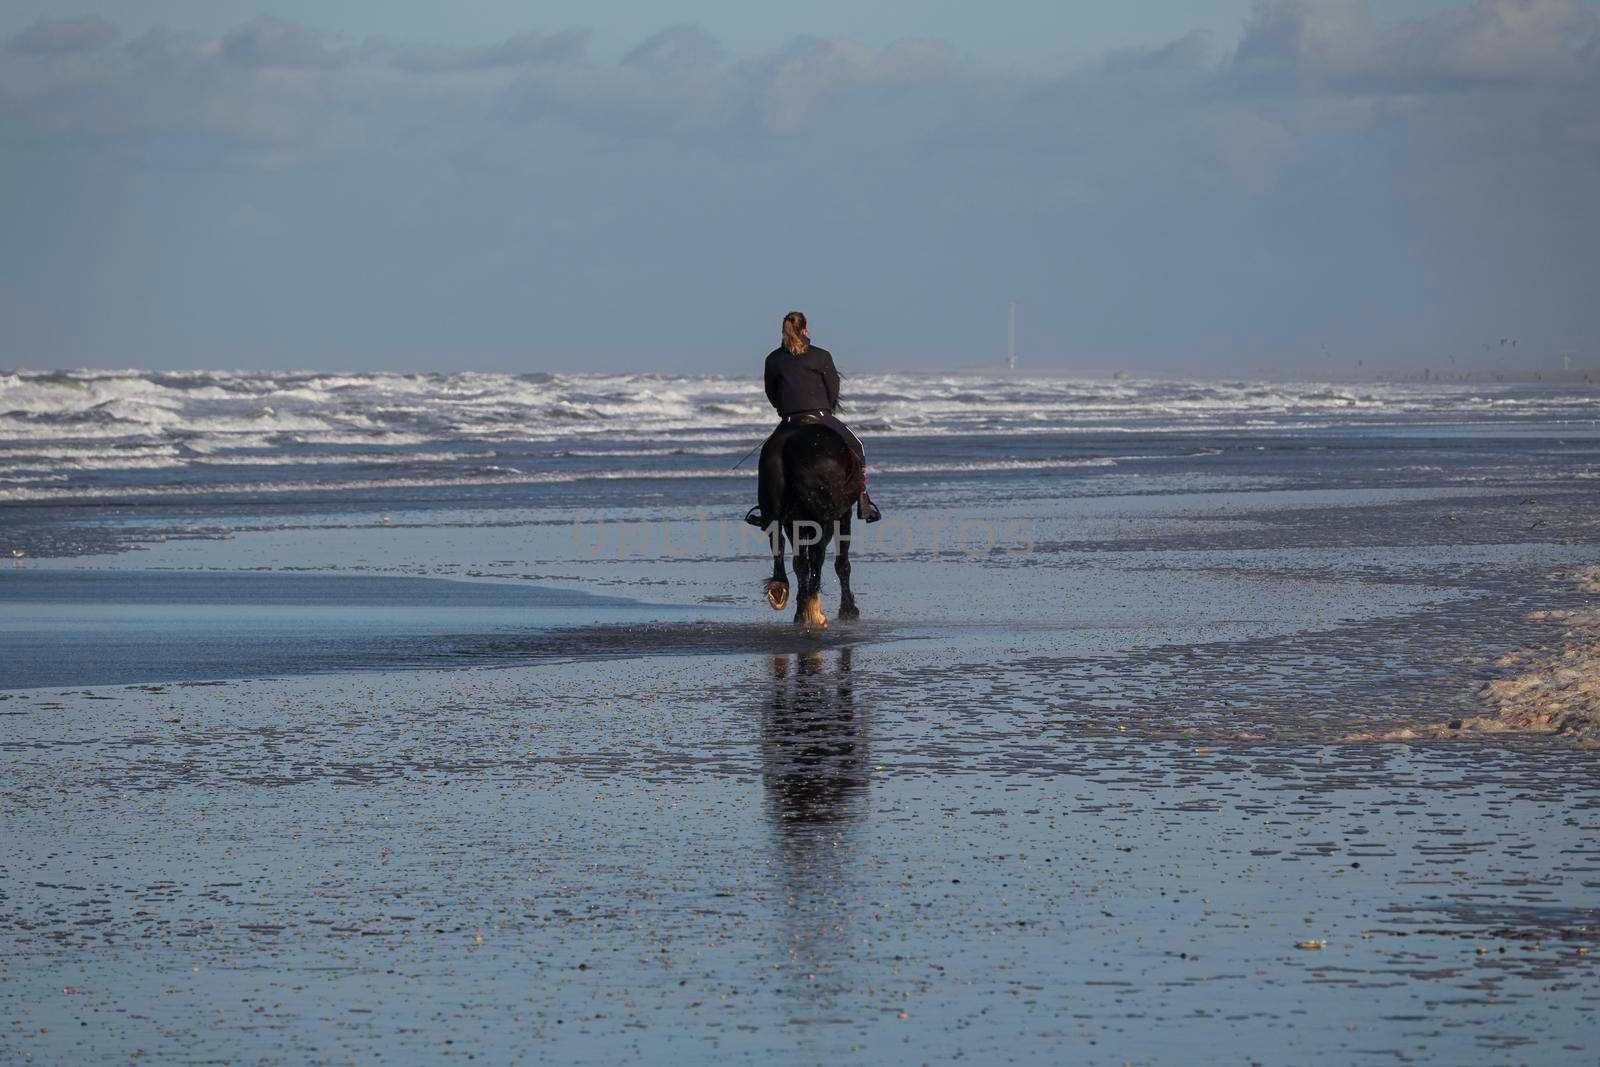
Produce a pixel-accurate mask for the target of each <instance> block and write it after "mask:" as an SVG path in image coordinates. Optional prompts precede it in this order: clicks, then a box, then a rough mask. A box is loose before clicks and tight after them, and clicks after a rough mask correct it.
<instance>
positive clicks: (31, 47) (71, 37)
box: [11, 15, 117, 56]
mask: <svg viewBox="0 0 1600 1067" xmlns="http://www.w3.org/2000/svg"><path fill="white" fill-rule="evenodd" d="M116 39H117V28H116V27H115V26H113V25H111V23H109V22H107V21H106V20H105V19H103V18H100V17H99V16H98V15H85V16H84V17H82V18H71V19H41V20H40V21H38V22H35V23H34V24H33V25H31V26H29V27H28V28H27V29H25V30H23V31H22V32H21V33H19V34H17V35H16V36H15V37H13V38H12V39H11V47H12V48H13V49H14V50H16V51H18V52H25V53H27V54H29V55H35V56H45V55H63V54H68V53H73V52H94V51H98V50H99V49H102V48H104V47H106V46H107V45H109V44H111V42H113V41H115V40H116Z"/></svg>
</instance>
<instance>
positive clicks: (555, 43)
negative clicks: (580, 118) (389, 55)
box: [394, 29, 590, 74]
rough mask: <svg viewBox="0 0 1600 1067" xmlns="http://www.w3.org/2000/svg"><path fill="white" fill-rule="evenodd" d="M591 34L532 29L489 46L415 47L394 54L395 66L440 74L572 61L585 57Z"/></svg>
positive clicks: (584, 31) (575, 30) (585, 31)
mask: <svg viewBox="0 0 1600 1067" xmlns="http://www.w3.org/2000/svg"><path fill="white" fill-rule="evenodd" d="M589 37H590V33H589V31H588V30H585V29H568V30H559V31H555V32H547V31H544V30H531V31H529V32H527V33H519V34H516V35H514V36H512V37H509V38H507V39H506V40H505V41H503V42H502V43H500V44H497V45H488V46H486V47H479V48H421V49H412V50H409V51H405V52H402V53H400V54H399V55H397V56H395V57H394V65H395V66H397V67H399V68H400V69H401V70H406V71H410V72H412V73H415V74H438V73H448V72H455V71H472V70H491V69H495V68H504V67H527V66H535V65H538V64H543V63H571V62H575V61H577V60H580V59H582V58H583V56H584V53H585V52H586V51H587V50H588V47H589Z"/></svg>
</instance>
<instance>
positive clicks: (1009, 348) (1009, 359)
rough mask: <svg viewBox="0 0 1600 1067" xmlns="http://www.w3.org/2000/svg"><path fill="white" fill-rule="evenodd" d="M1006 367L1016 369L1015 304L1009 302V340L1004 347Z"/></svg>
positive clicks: (1014, 302)
mask: <svg viewBox="0 0 1600 1067" xmlns="http://www.w3.org/2000/svg"><path fill="white" fill-rule="evenodd" d="M1006 366H1007V367H1008V368H1010V369H1011V370H1016V369H1017V302H1016V301H1015V300H1013V301H1011V319H1010V340H1009V342H1008V343H1007V345H1006Z"/></svg>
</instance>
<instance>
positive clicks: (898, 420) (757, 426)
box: [0, 370, 1600, 491]
mask: <svg viewBox="0 0 1600 1067" xmlns="http://www.w3.org/2000/svg"><path fill="white" fill-rule="evenodd" d="M844 396H845V401H846V404H845V407H844V408H843V409H842V410H841V415H842V416H843V417H844V418H845V419H846V421H848V422H849V423H850V424H851V425H852V426H853V427H854V428H856V429H857V431H858V432H859V433H860V434H861V435H862V437H863V438H865V439H866V440H867V441H868V443H869V447H870V445H871V442H872V441H874V440H892V439H901V440H904V439H907V438H941V437H949V436H956V435H959V436H963V437H970V438H984V439H995V438H1007V437H1034V436H1036V435H1056V434H1076V435H1096V434H1097V435H1112V434H1171V433H1181V432H1186V431H1197V430H1199V431H1207V432H1213V433H1231V432H1256V431H1274V432H1281V431H1303V430H1310V431H1314V430H1318V429H1330V428H1335V427H1347V426H1360V427H1367V428H1372V429H1382V428H1386V427H1392V426H1418V425H1429V424H1449V423H1451V422H1462V421H1471V422H1474V423H1476V424H1479V425H1484V424H1488V425H1497V424H1504V425H1515V424H1516V423H1518V422H1521V421H1531V420H1539V419H1544V420H1548V421H1552V422H1557V421H1559V422H1581V423H1583V424H1585V425H1593V422H1594V420H1595V419H1596V418H1597V417H1600V394H1597V393H1595V392H1594V391H1592V390H1588V389H1585V388H1583V387H1572V388H1566V389H1555V388H1530V387H1527V386H1510V385H1504V386H1502V385H1490V384H1483V383H1477V384H1457V383H1448V384H1442V383H1430V384H1426V385H1424V384H1409V385H1398V384H1381V385H1380V384H1373V385H1361V386H1350V385H1343V384H1328V385H1317V384H1286V383H1264V382H1249V381H1229V382H1183V381H1164V380H1156V379H1132V380H1129V379H1124V380H1116V381H1106V380H1084V379H1072V378H1064V377H1045V376H1036V377H1011V376H996V375H986V374H951V373H943V374H941V373H878V374H858V375H853V376H850V377H848V378H847V379H846V381H845V386H844ZM773 421H774V419H773V415H772V412H771V409H770V407H769V406H768V404H767V402H766V398H765V397H764V395H763V394H762V390H761V386H760V383H759V380H758V378H757V376H756V375H754V374H752V375H750V376H748V377H739V378H731V377H719V376H702V377H688V376H679V377H673V376H664V375H625V374H594V375H577V374H569V375H544V374H540V375H509V374H490V373H477V372H463V373H456V374H331V373H315V372H304V371H302V372H272V373H266V372H262V373H251V372H242V371H195V372H190V373H173V374H157V373H151V372H144V371H136V370H103V371H99V370H76V371H63V372H42V371H14V372H6V373H0V469H3V470H7V471H14V472H15V471H27V472H30V473H52V472H57V473H60V472H87V471H115V470H126V471H139V470H151V471H160V470H163V469H166V468H182V467H205V466H244V465H256V466H282V467H284V468H292V467H295V466H330V465H338V464H350V463H357V464H367V463H396V464H401V463H430V462H470V461H471V460H473V459H479V458H487V456H486V454H485V453H484V451H483V449H482V448H474V447H472V446H473V445H481V446H488V447H490V448H494V449H504V448H507V447H511V446H516V445H534V446H539V445H549V446H550V450H549V454H547V455H545V456H543V457H538V456H532V457H529V459H528V461H527V462H523V460H522V459H520V458H518V459H516V460H514V461H513V462H514V463H515V464H516V465H517V466H519V467H520V468H527V470H526V471H525V472H524V473H523V474H520V475H517V476H519V477H532V476H533V474H535V473H537V474H539V475H540V476H541V477H543V476H545V475H550V476H552V477H555V476H565V475H566V474H567V472H564V471H560V470H555V471H540V470H536V469H535V468H537V467H539V466H540V465H553V466H557V467H559V466H560V465H561V463H562V461H564V460H584V461H595V460H599V461H604V460H607V459H623V458H626V457H638V458H641V459H651V458H659V459H661V460H663V462H670V457H671V456H674V455H690V456H696V455H702V456H715V455H719V454H723V455H725V454H728V453H742V452H743V451H744V450H746V449H748V448H749V447H750V446H751V445H753V444H755V443H757V442H759V441H760V440H761V439H762V438H763V437H764V436H765V435H766V433H767V432H768V431H769V430H770V429H771V427H772V424H773ZM325 446H334V447H336V448H339V449H340V452H339V453H338V454H333V453H323V454H322V455H320V456H319V455H318V454H317V451H316V450H317V449H319V448H322V447H325ZM413 448H415V449H424V450H425V451H422V452H415V453H410V454H409V456H408V454H407V453H406V452H405V451H404V450H405V449H413ZM375 449H393V450H394V452H393V454H392V455H389V454H382V453H371V454H368V450H375ZM513 451H515V449H514V447H513ZM516 454H517V455H518V456H519V457H520V456H521V455H522V453H521V452H517V453H516ZM444 456H450V457H452V458H451V459H443V458H437V457H444ZM231 457H237V458H231ZM263 457H267V458H263ZM974 462H975V463H978V462H984V461H980V460H975V461H974ZM1035 462H1037V463H1045V462H1047V461H1034V460H1021V459H1004V460H995V461H989V465H988V466H986V467H973V468H970V469H988V470H1005V469H1041V470H1042V469H1047V467H1044V466H1040V467H1036V468H1029V467H1022V466H1017V467H1007V466H1004V465H997V464H1025V463H1035ZM1072 462H1075V463H1084V462H1092V461H1085V460H1074V461H1072ZM585 465H592V463H590V464H585ZM918 469H920V468H918ZM930 469H943V468H940V467H937V466H936V467H934V468H930ZM908 472H909V471H908ZM583 476H584V477H593V476H594V475H583ZM622 476H626V472H623V474H622ZM652 476H657V477H680V476H707V477H710V476H716V475H715V473H714V472H713V473H707V474H704V475H695V474H693V473H692V472H671V473H668V472H653V474H652ZM143 488H152V487H148V486H145V487H143ZM164 491H165V490H164Z"/></svg>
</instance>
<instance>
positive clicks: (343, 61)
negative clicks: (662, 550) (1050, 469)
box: [0, 0, 1600, 373]
mask: <svg viewBox="0 0 1600 1067" xmlns="http://www.w3.org/2000/svg"><path fill="white" fill-rule="evenodd" d="M1597 189H1600V5H1597V4H1595V3H1590V2H1585V0H1384V2H1382V3H1377V2H1374V3H1370V4H1369V3H1366V2H1363V0H1265V2H1260V3H1257V2H1254V0H1217V2H1215V3H1210V4H1203V3H1198V2H1194V0H1141V2H1140V3H1138V4H1129V3H1125V2H1097V0H1075V2H1063V0H1056V2H1048V3H1047V2H1026V3H1024V2H1016V3H1009V4H999V5H975V4H971V3H970V2H967V3H955V2H946V0H924V2H921V3H910V2H888V0H878V2H866V0H856V2H853V3H846V2H843V0H818V2H815V3H810V4H806V5H793V4H787V5H768V4H753V3H749V2H748V0H746V2H744V3H734V2H732V0H699V2H686V3H681V4H678V5H674V6H672V7H670V8H669V7H666V6H664V5H660V4H659V3H645V2H631V3H611V4H601V3H593V2H590V3H577V2H569V0H547V2H544V3H541V4H539V5H529V4H526V3H512V2H509V0H492V2H478V3H468V4H457V5H443V4H438V3H423V2H420V0H383V2H379V0H363V2H354V0H348V2H338V0H321V2H311V0H281V2H270V0H258V2H256V3H239V2H235V0H110V2H100V3H96V2H94V0H86V2H83V3H74V2H73V0H48V2H43V0H0V234H4V235H5V237H4V239H3V240H0V321H3V322H4V323H5V324H6V329H5V330H4V331H3V333H0V366H11V367H55V366H62V367H67V366H119V367H122V366H137V367H154V368H175V369H176V368H190V367H284V368H289V367H293V368H311V369H353V370H373V369H392V370H453V369H485V370H490V369H493V370H528V371H533V370H584V369H593V370H638V371H649V372H662V373H679V372H694V371H717V372H734V373H737V372H739V371H740V370H743V369H748V368H749V367H751V366H753V365H754V364H755V363H756V362H758V361H759V357H760V356H762V355H764V353H765V351H766V350H767V349H768V348H770V347H771V346H772V345H773V344H774V343H775V342H776V338H777V333H778V323H779V320H780V319H781V318H782V316H783V313H784V312H786V311H788V310H790V309H791V308H799V309H801V310H804V311H805V312H806V313H807V314H808V316H810V319H811V322H812V334H813V337H814V338H815V339H816V340H817V341H818V342H819V343H821V344H824V345H826V346H827V347H829V348H830V349H832V350H833V351H834V353H835V355H836V357H837V358H838V359H839V362H840V363H841V365H842V366H845V367H847V368H859V369H863V370H868V369H891V368H895V369H905V368H916V367H929V368H951V367H972V366H979V365H993V364H994V363H996V362H998V361H1000V360H1003V358H1004V353H1005V346H1006V311H1007V307H1008V304H1009V303H1010V302H1011V301H1015V302H1016V303H1017V304H1018V305H1019V308H1020V319H1021V324H1020V330H1019V348H1020V354H1021V357H1022V361H1023V364H1024V366H1030V367H1039V368H1050V369H1060V370H1073V369H1094V370H1114V369H1124V370H1129V371H1133V372H1142V371H1189V372H1215V373H1244V372H1246V371H1248V370H1252V369H1257V368H1275V369H1282V370H1291V371H1303V370H1315V369H1319V368H1326V369H1330V370H1335V369H1338V370H1343V369H1351V368H1353V366H1354V365H1355V364H1356V362H1357V361H1360V363H1361V364H1362V365H1363V366H1366V367H1387V368H1420V367H1422V366H1429V367H1434V368H1438V369H1440V370H1450V369H1466V368H1473V367H1496V368H1504V367H1507V366H1511V367H1513V368H1518V367H1521V366H1524V365H1525V366H1527V367H1535V366H1537V367H1554V366H1559V365H1560V363H1561V360H1562V357H1563V356H1566V357H1569V358H1571V359H1572V360H1573V362H1574V364H1575V365H1582V366H1593V365H1597V364H1600V300H1596V299H1595V297H1594V290H1595V285H1596V282H1597V280H1600V205H1597V204H1596V190H1597ZM1501 338H1515V339H1516V340H1517V344H1516V345H1515V346H1508V345H1502V344H1500V343H1499V342H1500V339H1501Z"/></svg>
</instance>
